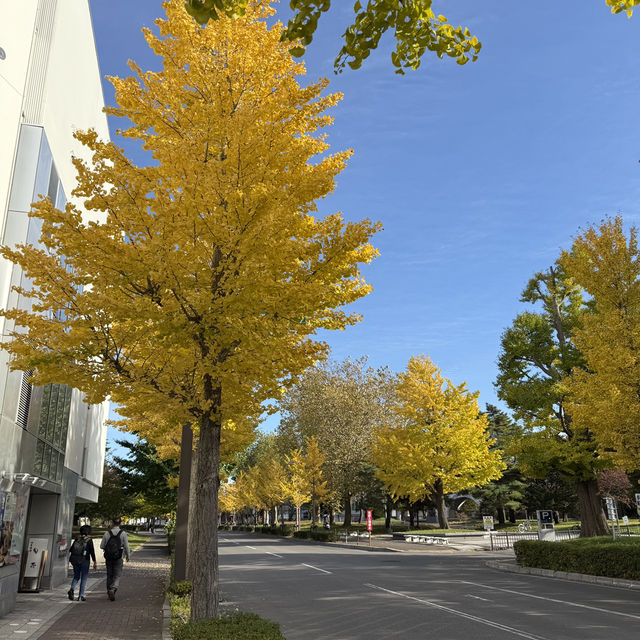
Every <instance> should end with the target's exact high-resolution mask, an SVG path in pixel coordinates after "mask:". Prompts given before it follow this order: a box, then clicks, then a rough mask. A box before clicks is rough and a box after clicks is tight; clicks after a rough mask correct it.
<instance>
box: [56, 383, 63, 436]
mask: <svg viewBox="0 0 640 640" xmlns="http://www.w3.org/2000/svg"><path fill="white" fill-rule="evenodd" d="M64 396H65V392H64V387H63V386H61V387H60V393H59V394H58V406H57V407H56V420H55V423H54V428H55V433H56V435H57V438H58V439H60V437H61V434H62V431H63V430H64Z"/></svg>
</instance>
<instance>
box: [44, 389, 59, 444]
mask: <svg viewBox="0 0 640 640" xmlns="http://www.w3.org/2000/svg"><path fill="white" fill-rule="evenodd" d="M59 404H60V385H59V384H52V385H51V400H50V402H49V416H48V418H47V428H46V436H45V437H46V439H47V442H51V441H52V440H53V434H54V429H55V425H56V416H57V413H58V405H59Z"/></svg>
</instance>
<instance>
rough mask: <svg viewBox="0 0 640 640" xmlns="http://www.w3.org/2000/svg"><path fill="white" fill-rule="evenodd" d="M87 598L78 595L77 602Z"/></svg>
mask: <svg viewBox="0 0 640 640" xmlns="http://www.w3.org/2000/svg"><path fill="white" fill-rule="evenodd" d="M86 600H87V599H86V598H85V597H84V596H78V602H80V601H82V602H85V601H86Z"/></svg>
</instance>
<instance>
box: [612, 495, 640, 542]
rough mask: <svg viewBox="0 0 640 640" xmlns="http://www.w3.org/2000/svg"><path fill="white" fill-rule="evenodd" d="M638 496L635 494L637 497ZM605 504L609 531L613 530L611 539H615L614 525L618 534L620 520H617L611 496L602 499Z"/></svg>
mask: <svg viewBox="0 0 640 640" xmlns="http://www.w3.org/2000/svg"><path fill="white" fill-rule="evenodd" d="M637 497H638V496H636V498H637ZM604 500H605V502H606V504H607V515H608V517H609V520H611V531H613V539H614V540H615V539H616V526H617V527H618V535H620V522H619V521H618V509H617V508H616V502H615V500H614V499H613V498H605V499H604Z"/></svg>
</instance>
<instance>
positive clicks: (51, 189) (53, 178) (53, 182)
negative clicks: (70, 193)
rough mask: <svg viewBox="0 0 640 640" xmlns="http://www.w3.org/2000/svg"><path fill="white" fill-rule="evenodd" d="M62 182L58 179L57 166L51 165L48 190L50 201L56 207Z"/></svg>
mask: <svg viewBox="0 0 640 640" xmlns="http://www.w3.org/2000/svg"><path fill="white" fill-rule="evenodd" d="M59 183H60V180H59V179H58V171H57V170H56V165H55V164H54V163H53V162H52V163H51V173H50V174H49V186H48V188H47V195H48V196H49V200H51V202H52V203H53V205H54V206H55V204H56V200H57V199H58V185H59Z"/></svg>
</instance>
